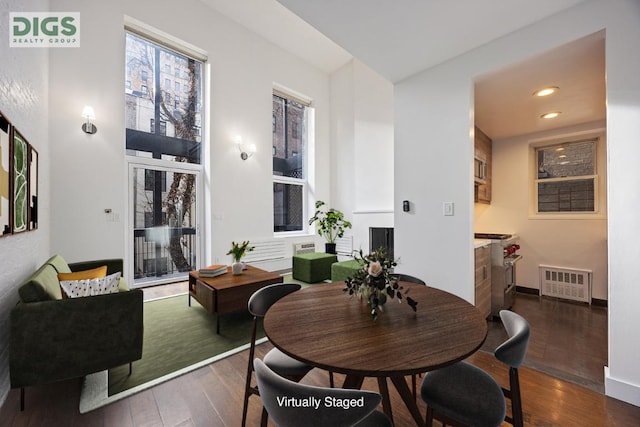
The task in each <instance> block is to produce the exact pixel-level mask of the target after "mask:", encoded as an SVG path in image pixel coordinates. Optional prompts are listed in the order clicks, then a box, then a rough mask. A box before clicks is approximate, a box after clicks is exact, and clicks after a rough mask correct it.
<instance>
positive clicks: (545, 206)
mask: <svg viewBox="0 0 640 427" xmlns="http://www.w3.org/2000/svg"><path fill="white" fill-rule="evenodd" d="M596 144H597V139H587V140H580V141H573V142H566V143H562V144H556V145H549V146H545V147H538V148H536V149H535V154H536V162H537V176H536V180H535V186H536V190H537V191H536V195H537V212H538V213H560V212H592V213H593V212H595V211H596V210H597V198H596V194H597V192H598V175H597V169H596V158H597V155H596Z"/></svg>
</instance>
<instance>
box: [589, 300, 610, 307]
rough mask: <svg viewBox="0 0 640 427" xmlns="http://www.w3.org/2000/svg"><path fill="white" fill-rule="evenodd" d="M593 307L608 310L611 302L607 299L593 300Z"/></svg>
mask: <svg viewBox="0 0 640 427" xmlns="http://www.w3.org/2000/svg"><path fill="white" fill-rule="evenodd" d="M591 305H593V306H595V307H603V308H607V307H608V306H609V301H607V300H606V299H598V298H591Z"/></svg>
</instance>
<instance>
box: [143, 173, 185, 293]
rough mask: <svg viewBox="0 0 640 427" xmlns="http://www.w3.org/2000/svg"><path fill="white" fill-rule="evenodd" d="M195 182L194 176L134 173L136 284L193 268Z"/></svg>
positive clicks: (178, 273)
mask: <svg viewBox="0 0 640 427" xmlns="http://www.w3.org/2000/svg"><path fill="white" fill-rule="evenodd" d="M196 182H197V181H196V175H195V174H190V173H184V172H172V171H160V170H155V169H148V168H144V167H136V168H134V169H133V176H132V181H131V184H132V195H133V205H134V212H133V223H134V251H133V258H134V278H135V280H136V283H139V282H141V281H142V282H144V281H150V280H152V279H153V278H157V277H160V276H167V275H180V273H184V272H187V271H190V270H193V269H194V268H195V265H196V224H197V222H196Z"/></svg>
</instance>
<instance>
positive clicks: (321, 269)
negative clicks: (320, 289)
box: [292, 252, 338, 283]
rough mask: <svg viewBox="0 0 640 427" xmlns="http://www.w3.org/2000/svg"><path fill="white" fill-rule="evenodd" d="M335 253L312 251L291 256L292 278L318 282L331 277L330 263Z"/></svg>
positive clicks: (335, 258)
mask: <svg viewBox="0 0 640 427" xmlns="http://www.w3.org/2000/svg"><path fill="white" fill-rule="evenodd" d="M337 261H338V256H337V255H332V254H325V253H322V252H312V253H308V254H300V255H294V256H293V272H292V273H293V278H294V279H296V280H302V281H303V282H307V283H318V282H322V281H323V280H326V279H329V278H330V277H331V264H333V263H334V262H337Z"/></svg>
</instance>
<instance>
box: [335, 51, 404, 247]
mask: <svg viewBox="0 0 640 427" xmlns="http://www.w3.org/2000/svg"><path fill="white" fill-rule="evenodd" d="M331 111H332V114H331V115H332V120H331V124H332V130H331V131H332V155H331V170H332V181H331V203H332V206H333V207H335V208H337V209H339V210H341V211H343V212H344V213H345V216H346V217H347V219H348V220H350V221H351V222H352V223H353V228H352V229H351V230H350V231H349V234H351V235H352V236H353V249H354V250H359V249H362V250H363V251H364V252H365V253H367V252H368V250H369V227H393V208H394V206H393V179H394V178H393V166H394V164H393V158H394V153H393V150H394V145H393V85H392V84H391V83H390V82H389V81H388V80H386V79H384V78H382V77H381V76H380V75H379V74H377V73H375V72H374V71H373V70H371V69H370V68H368V67H367V66H366V65H364V64H363V63H361V62H360V61H357V60H353V61H351V62H349V63H348V64H346V65H345V66H344V67H342V68H341V69H340V70H338V71H337V72H335V73H333V74H332V76H331Z"/></svg>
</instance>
